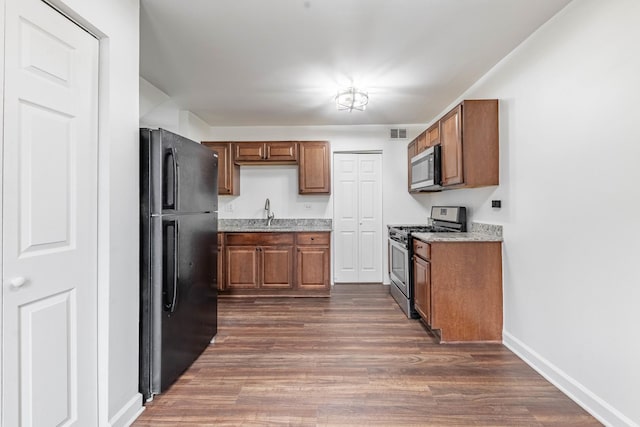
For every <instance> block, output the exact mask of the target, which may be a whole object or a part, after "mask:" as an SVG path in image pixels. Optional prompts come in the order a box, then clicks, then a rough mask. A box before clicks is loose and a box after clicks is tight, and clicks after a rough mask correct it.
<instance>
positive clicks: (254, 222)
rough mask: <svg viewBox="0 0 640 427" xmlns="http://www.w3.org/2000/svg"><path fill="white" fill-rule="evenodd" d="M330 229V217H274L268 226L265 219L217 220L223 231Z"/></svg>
mask: <svg viewBox="0 0 640 427" xmlns="http://www.w3.org/2000/svg"><path fill="white" fill-rule="evenodd" d="M331 230H332V225H331V219H326V218H276V219H274V220H273V221H272V223H271V226H269V227H267V220H266V219H253V218H250V219H219V220H218V231H220V232H223V233H293V232H327V231H331Z"/></svg>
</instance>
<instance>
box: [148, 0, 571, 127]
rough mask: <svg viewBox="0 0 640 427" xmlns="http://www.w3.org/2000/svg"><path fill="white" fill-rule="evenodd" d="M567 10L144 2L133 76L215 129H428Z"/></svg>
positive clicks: (436, 2) (419, 2)
mask: <svg viewBox="0 0 640 427" xmlns="http://www.w3.org/2000/svg"><path fill="white" fill-rule="evenodd" d="M569 1H570V0H187V1H176V0H142V1H141V12H140V25H141V28H140V30H141V35H140V56H141V59H140V74H141V76H142V77H144V78H145V79H147V80H148V81H149V82H151V83H152V84H153V85H155V86H156V87H158V88H159V89H161V90H162V91H164V92H165V93H167V94H168V95H169V96H171V98H172V99H173V100H174V101H175V102H176V103H177V104H178V105H179V106H180V108H182V109H185V110H190V111H192V112H193V113H195V114H196V115H198V116H199V117H200V118H202V119H203V120H205V121H206V122H207V123H209V124H210V125H212V126H244V125H347V124H410V123H426V122H428V121H430V120H431V119H433V118H434V116H435V115H437V114H438V113H439V112H441V111H442V110H443V109H444V108H446V106H447V105H449V104H450V103H451V102H453V101H454V100H455V99H456V98H457V97H458V96H459V95H460V94H461V93H462V92H463V91H464V90H466V89H467V88H468V87H469V86H470V85H471V84H472V83H473V82H475V81H476V80H477V79H478V78H479V77H481V76H482V75H483V74H484V73H486V72H487V71H488V70H489V69H490V68H491V67H492V66H493V65H495V64H496V63H497V62H498V61H499V60H500V59H502V58H503V57H504V56H505V55H507V54H508V53H509V52H510V51H512V50H513V49H514V48H515V47H516V46H517V45H518V44H520V43H521V42H522V41H523V40H524V39H526V38H527V37H528V36H529V35H530V34H531V33H532V32H534V31H535V30H536V29H537V28H538V27H539V26H540V25H542V24H543V23H544V22H546V21H547V20H548V19H549V18H551V17H552V16H553V15H554V14H555V13H557V12H558V11H559V10H560V9H562V8H563V7H564V6H565V5H566V4H567V3H569ZM350 85H355V86H358V87H363V88H365V89H368V91H369V96H370V101H369V105H368V107H367V110H366V111H364V112H360V111H353V112H346V111H337V110H336V108H335V104H334V103H333V98H334V96H335V93H336V89H337V88H338V87H341V86H350Z"/></svg>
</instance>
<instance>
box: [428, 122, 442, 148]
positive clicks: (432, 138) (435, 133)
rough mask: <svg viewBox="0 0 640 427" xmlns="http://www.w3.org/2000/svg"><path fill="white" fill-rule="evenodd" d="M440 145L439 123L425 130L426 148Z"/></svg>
mask: <svg viewBox="0 0 640 427" xmlns="http://www.w3.org/2000/svg"><path fill="white" fill-rule="evenodd" d="M438 144H440V122H437V123H436V124H435V125H433V126H431V127H430V128H429V129H427V147H433V146H434V145H438Z"/></svg>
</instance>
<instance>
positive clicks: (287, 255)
mask: <svg viewBox="0 0 640 427" xmlns="http://www.w3.org/2000/svg"><path fill="white" fill-rule="evenodd" d="M223 240H224V262H223V265H224V272H223V275H222V276H223V280H224V283H223V285H222V286H221V287H220V295H229V296H329V293H330V288H331V284H330V280H329V270H330V267H329V261H330V247H329V242H330V234H329V233H328V232H321V233H224V239H223Z"/></svg>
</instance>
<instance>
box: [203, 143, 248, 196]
mask: <svg viewBox="0 0 640 427" xmlns="http://www.w3.org/2000/svg"><path fill="white" fill-rule="evenodd" d="M202 145H204V146H206V147H207V148H210V149H211V150H214V151H217V152H218V194H222V195H225V194H230V195H234V196H237V195H239V194H240V166H238V165H236V164H235V163H234V161H233V144H232V143H230V142H207V141H205V142H203V143H202Z"/></svg>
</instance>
